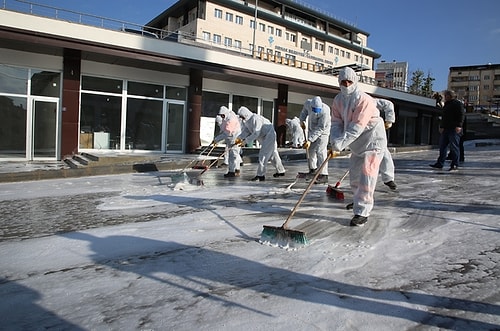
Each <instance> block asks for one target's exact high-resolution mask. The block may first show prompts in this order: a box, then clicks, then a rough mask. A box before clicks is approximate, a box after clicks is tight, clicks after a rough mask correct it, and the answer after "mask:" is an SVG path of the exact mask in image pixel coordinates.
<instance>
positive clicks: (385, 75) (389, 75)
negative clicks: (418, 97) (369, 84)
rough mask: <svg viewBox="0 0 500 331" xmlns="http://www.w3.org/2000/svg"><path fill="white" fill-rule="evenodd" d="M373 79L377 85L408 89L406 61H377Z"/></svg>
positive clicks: (402, 89) (401, 89)
mask: <svg viewBox="0 0 500 331" xmlns="http://www.w3.org/2000/svg"><path fill="white" fill-rule="evenodd" d="M375 80H376V81H377V85H378V86H382V87H387V88H391V89H395V90H399V91H405V92H406V91H408V62H396V61H393V62H385V61H381V62H379V63H378V64H377V70H376V72H375Z"/></svg>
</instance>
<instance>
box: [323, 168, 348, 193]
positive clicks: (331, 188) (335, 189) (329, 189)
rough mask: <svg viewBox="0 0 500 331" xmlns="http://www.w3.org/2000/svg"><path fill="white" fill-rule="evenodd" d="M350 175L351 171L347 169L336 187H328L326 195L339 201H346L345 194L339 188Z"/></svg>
mask: <svg viewBox="0 0 500 331" xmlns="http://www.w3.org/2000/svg"><path fill="white" fill-rule="evenodd" d="M348 174H349V169H347V171H346V172H345V173H344V175H343V176H342V178H340V179H339V181H338V182H337V183H336V184H335V186H331V185H328V187H327V188H326V193H327V194H328V195H329V196H331V197H333V198H335V199H337V200H344V192H342V191H341V190H340V189H339V186H340V184H341V183H342V181H343V180H344V179H345V178H346V177H347V175H348Z"/></svg>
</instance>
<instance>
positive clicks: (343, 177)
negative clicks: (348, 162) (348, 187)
mask: <svg viewBox="0 0 500 331" xmlns="http://www.w3.org/2000/svg"><path fill="white" fill-rule="evenodd" d="M347 174H349V169H347V170H346V172H345V173H344V176H342V178H340V180H339V181H338V182H337V184H335V188H338V187H339V186H340V183H342V182H343V181H344V179H345V178H346V177H347Z"/></svg>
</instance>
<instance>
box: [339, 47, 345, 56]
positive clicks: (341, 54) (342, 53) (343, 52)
mask: <svg viewBox="0 0 500 331" xmlns="http://www.w3.org/2000/svg"><path fill="white" fill-rule="evenodd" d="M340 56H342V57H345V51H344V50H343V49H341V50H340Z"/></svg>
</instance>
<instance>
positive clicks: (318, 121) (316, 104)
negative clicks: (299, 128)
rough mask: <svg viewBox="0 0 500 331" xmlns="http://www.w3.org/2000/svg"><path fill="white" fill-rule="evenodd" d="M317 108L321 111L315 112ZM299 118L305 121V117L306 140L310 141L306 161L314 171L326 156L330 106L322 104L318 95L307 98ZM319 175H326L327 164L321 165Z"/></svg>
mask: <svg viewBox="0 0 500 331" xmlns="http://www.w3.org/2000/svg"><path fill="white" fill-rule="evenodd" d="M318 108H320V109H321V111H319V112H315V111H314V109H318ZM299 119H300V121H301V122H305V120H306V119H307V137H306V140H307V141H310V142H311V146H309V155H308V159H307V162H308V164H309V170H310V171H316V169H317V168H318V167H319V166H320V165H321V164H322V163H323V162H324V161H325V159H326V158H327V157H328V156H327V155H328V150H327V148H328V138H329V136H330V126H331V117H330V107H328V105H326V104H324V103H323V101H322V100H321V98H320V97H314V98H312V99H308V100H307V101H306V102H305V103H304V106H303V107H302V111H301V112H300V116H299ZM320 175H326V176H328V165H326V166H325V167H323V170H322V171H321V173H320Z"/></svg>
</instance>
